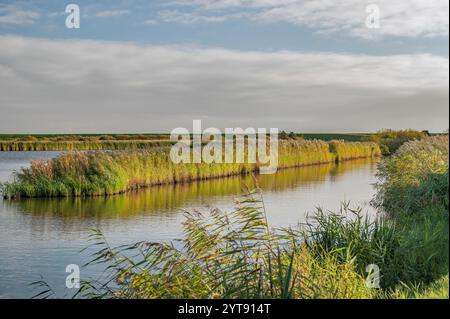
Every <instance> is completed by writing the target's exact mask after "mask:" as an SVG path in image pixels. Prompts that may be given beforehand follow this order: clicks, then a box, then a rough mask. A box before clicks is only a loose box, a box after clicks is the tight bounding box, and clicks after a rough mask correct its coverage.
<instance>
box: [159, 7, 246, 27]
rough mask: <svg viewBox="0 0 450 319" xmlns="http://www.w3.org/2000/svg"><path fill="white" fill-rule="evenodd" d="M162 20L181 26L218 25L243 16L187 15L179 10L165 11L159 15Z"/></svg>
mask: <svg viewBox="0 0 450 319" xmlns="http://www.w3.org/2000/svg"><path fill="white" fill-rule="evenodd" d="M158 17H159V19H160V20H162V21H164V22H175V23H181V24H198V23H218V22H225V21H228V20H231V19H236V18H242V17H243V15H242V14H226V15H202V14H199V13H186V12H182V11H178V10H164V11H160V12H159V13H158Z"/></svg>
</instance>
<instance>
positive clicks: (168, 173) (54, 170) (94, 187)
mask: <svg viewBox="0 0 450 319" xmlns="http://www.w3.org/2000/svg"><path fill="white" fill-rule="evenodd" d="M169 153H170V148H159V149H150V150H143V151H126V152H125V151H123V152H71V153H65V154H62V155H60V156H58V157H56V158H55V159H51V160H47V161H40V160H38V161H33V162H32V163H31V167H30V168H24V169H22V170H21V171H20V172H18V173H16V174H15V177H14V179H13V181H11V182H8V183H5V184H4V185H3V186H2V190H3V194H4V196H5V197H6V198H13V197H14V198H17V197H72V196H105V195H113V194H119V193H123V192H127V191H130V190H134V189H139V188H142V187H148V186H153V185H161V184H174V183H184V182H191V181H196V180H203V179H212V178H220V177H228V176H232V175H240V174H248V173H251V172H258V171H259V167H260V165H261V164H259V163H256V164H252V163H242V164H240V163H231V164H206V163H204V162H202V163H199V164H184V163H180V164H174V163H173V162H172V161H171V160H170V157H169ZM379 155H380V150H379V148H378V146H377V145H376V144H375V143H371V142H367V143H359V142H357V143H344V142H342V141H333V142H330V143H327V142H324V141H318V140H313V141H305V140H291V141H282V142H280V144H279V156H278V168H287V167H297V166H303V165H313V164H321V163H330V162H334V161H343V160H347V159H353V158H358V157H376V156H379Z"/></svg>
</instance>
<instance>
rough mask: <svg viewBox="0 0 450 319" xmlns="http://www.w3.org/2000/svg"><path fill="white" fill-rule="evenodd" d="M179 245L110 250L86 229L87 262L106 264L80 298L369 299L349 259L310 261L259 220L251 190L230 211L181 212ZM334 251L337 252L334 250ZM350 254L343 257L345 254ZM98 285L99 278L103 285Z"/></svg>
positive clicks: (302, 248)
mask: <svg viewBox="0 0 450 319" xmlns="http://www.w3.org/2000/svg"><path fill="white" fill-rule="evenodd" d="M183 229H184V237H183V240H182V242H181V244H180V245H178V246H175V245H173V244H167V243H149V242H140V243H137V244H133V245H125V246H121V247H117V248H111V247H110V246H109V245H108V243H107V240H106V239H105V237H104V236H103V234H102V233H101V232H100V231H98V230H94V231H93V233H92V235H91V240H92V242H91V244H92V245H93V247H95V248H96V252H95V253H94V254H93V255H92V261H91V262H90V263H88V265H91V264H102V265H104V266H105V268H106V269H107V271H106V272H104V276H103V277H102V278H99V279H96V280H85V281H84V282H83V284H82V287H81V288H80V290H79V292H78V294H77V295H76V297H83V298H145V299H147V298H282V299H291V298H370V297H372V295H373V291H370V290H369V289H367V288H366V286H365V280H364V278H363V277H362V276H361V275H359V274H358V273H357V272H356V271H355V269H354V265H353V261H352V259H351V258H349V259H347V260H342V259H339V260H338V258H337V257H336V256H337V255H338V252H329V253H328V254H327V255H326V256H323V258H322V259H317V258H315V257H314V256H313V254H312V253H311V252H310V251H309V249H308V247H307V246H306V245H304V244H303V243H302V241H300V240H299V238H297V237H295V236H293V235H292V234H290V233H289V231H284V230H274V229H272V228H271V227H269V225H268V224H267V219H266V215H265V210H264V205H263V202H262V200H261V198H260V193H259V192H250V193H248V194H247V195H246V196H243V197H242V198H241V199H240V200H239V202H238V204H237V208H236V210H234V211H232V212H228V213H227V212H222V211H220V210H218V209H213V210H212V211H211V212H210V213H209V214H207V215H202V214H199V213H186V220H185V222H184V223H183ZM339 255H340V254H339ZM348 256H349V257H350V255H348ZM105 283H106V284H105Z"/></svg>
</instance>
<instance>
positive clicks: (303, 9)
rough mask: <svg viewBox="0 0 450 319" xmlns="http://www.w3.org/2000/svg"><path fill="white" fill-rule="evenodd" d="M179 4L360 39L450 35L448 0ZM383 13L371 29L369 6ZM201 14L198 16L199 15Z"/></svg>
mask: <svg viewBox="0 0 450 319" xmlns="http://www.w3.org/2000/svg"><path fill="white" fill-rule="evenodd" d="M173 4H175V5H184V6H188V7H192V8H194V10H195V11H206V12H208V11H216V12H221V13H222V14H223V15H224V16H227V15H229V14H230V13H229V11H230V10H238V11H239V12H240V13H245V14H244V15H243V17H247V18H249V19H252V20H254V21H258V22H262V23H276V22H285V23H291V24H294V25H299V26H304V27H308V28H312V29H316V30H317V31H318V32H321V33H339V34H344V35H347V36H353V37H358V38H366V39H374V38H380V37H385V36H400V37H418V36H425V37H436V36H448V34H449V33H448V29H449V26H448V21H449V16H448V10H449V2H448V1H446V0H410V1H404V0H376V1H373V0H346V1H334V0H189V1H187V0H178V1H175V2H173ZM369 4H375V5H377V6H378V7H379V8H380V11H381V27H380V28H379V29H368V28H367V27H366V25H365V21H366V18H367V15H368V14H367V12H366V6H367V5H369ZM197 14H198V13H197Z"/></svg>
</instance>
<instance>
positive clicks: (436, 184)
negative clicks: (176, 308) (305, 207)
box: [44, 137, 449, 298]
mask: <svg viewBox="0 0 450 319" xmlns="http://www.w3.org/2000/svg"><path fill="white" fill-rule="evenodd" d="M411 155H416V157H417V158H415V156H411ZM447 160H448V137H442V138H440V139H436V138H426V139H424V140H422V141H420V142H419V141H415V142H411V143H409V144H406V145H404V146H403V147H402V148H401V149H399V151H398V152H397V153H396V155H395V156H394V157H391V158H385V159H384V161H383V163H382V165H381V166H380V177H382V180H381V182H380V183H379V184H378V196H377V198H376V201H375V203H377V204H378V205H379V207H382V208H384V210H385V214H382V215H379V216H377V217H376V218H373V219H370V218H369V217H365V216H364V215H363V213H362V211H361V209H351V208H350V206H349V205H346V204H344V205H343V206H342V208H341V210H340V211H339V212H337V213H333V212H325V211H323V210H322V209H318V210H317V211H316V212H315V214H314V215H312V217H311V218H310V219H309V220H308V222H307V223H306V225H302V226H300V227H299V228H298V227H297V228H289V229H273V228H271V227H270V226H269V225H268V223H267V218H266V211H265V208H264V203H263V201H262V198H261V197H260V193H259V192H255V191H253V192H249V193H248V195H246V196H244V197H243V198H242V199H241V200H240V201H239V202H238V204H237V208H236V209H235V210H234V211H231V212H222V211H220V210H218V209H213V210H212V211H211V212H210V213H209V214H207V215H202V214H199V213H195V212H191V213H186V221H185V222H184V224H183V229H184V237H183V240H182V242H181V245H176V244H169V243H149V242H139V243H136V244H132V245H125V246H120V247H117V248H112V247H110V246H109V244H108V242H107V240H106V238H105V237H104V236H103V234H102V233H101V232H100V231H99V230H94V231H93V233H92V236H91V240H92V247H96V248H97V249H96V251H95V252H94V253H93V255H92V260H91V262H90V263H88V265H91V264H101V265H103V266H104V267H105V272H104V273H103V274H104V275H103V277H101V278H98V279H95V280H85V281H84V282H83V285H82V287H81V288H80V290H79V291H78V293H77V294H76V296H75V297H83V298H448V262H449V256H448V252H449V226H448V215H449V214H448V194H447V195H446V198H445V196H444V197H443V196H442V194H443V193H444V192H443V189H444V190H445V189H448V180H447V183H443V182H442V180H440V179H431V180H430V179H427V178H424V176H425V177H426V176H429V175H430V174H442V175H445V174H447V176H448V161H447ZM430 183H431V184H433V185H431V184H430ZM408 187H409V188H411V189H414V191H413V193H414V194H420V195H421V197H420V198H421V201H420V203H417V202H415V203H414V204H411V203H410V201H412V200H413V197H412V196H403V195H402V194H400V192H404V191H408ZM394 199H395V202H394V201H393V200H394ZM368 264H376V265H378V267H379V268H380V271H381V289H379V290H377V289H368V288H367V286H366V283H365V279H364V277H365V275H367V274H366V273H365V270H366V266H367V265H368ZM48 291H49V290H48V289H46V290H44V292H46V293H48ZM46 296H47V295H46Z"/></svg>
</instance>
